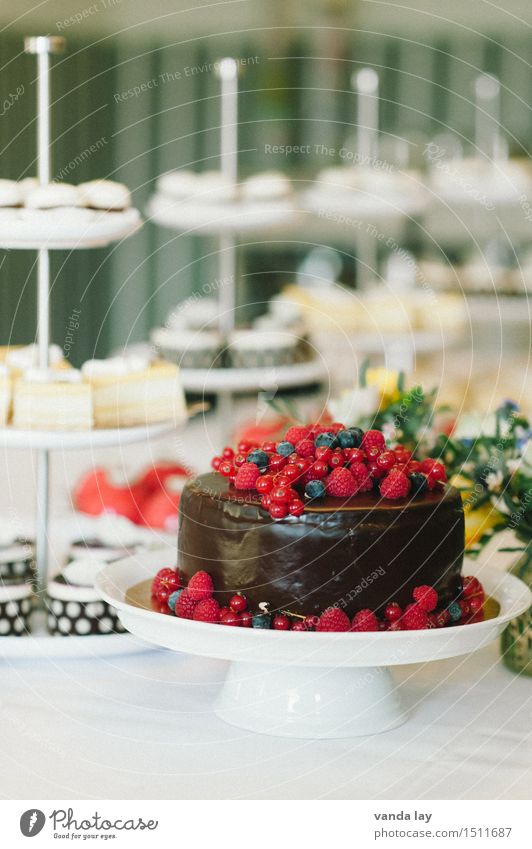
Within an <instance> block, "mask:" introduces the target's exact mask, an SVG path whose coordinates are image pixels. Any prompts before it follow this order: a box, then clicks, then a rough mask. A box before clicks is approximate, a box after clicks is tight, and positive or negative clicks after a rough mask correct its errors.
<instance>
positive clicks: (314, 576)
mask: <svg viewBox="0 0 532 849" xmlns="http://www.w3.org/2000/svg"><path fill="white" fill-rule="evenodd" d="M463 549H464V513H463V509H462V500H461V497H460V493H459V492H458V491H457V490H456V489H453V488H452V487H446V488H445V490H444V491H443V492H427V493H425V494H424V495H421V496H417V497H415V498H409V499H405V500H402V501H385V500H384V499H382V497H381V496H380V495H379V494H378V493H364V494H360V495H357V496H354V497H353V498H351V499H348V500H347V501H343V500H342V499H339V498H325V499H323V501H320V502H319V503H316V504H315V505H313V506H310V505H306V508H305V512H304V513H303V514H302V515H301V516H298V517H295V516H288V517H287V518H285V519H282V520H280V521H274V520H272V519H271V517H270V516H269V515H268V513H267V512H266V511H265V510H263V509H262V508H261V506H260V495H259V494H258V493H256V492H254V491H249V492H248V491H238V490H236V489H234V487H233V486H231V485H230V484H229V483H228V481H227V479H226V478H224V477H222V476H221V475H219V474H216V473H213V474H207V475H201V476H200V477H198V478H196V479H195V480H193V481H190V482H189V483H187V484H186V486H185V488H184V490H183V493H182V495H181V501H180V505H179V533H178V561H179V568H180V569H181V571H182V572H183V573H184V575H185V577H186V578H187V579H188V578H190V577H191V575H193V574H194V573H195V572H197V571H198V570H200V569H205V571H207V572H209V574H210V575H211V576H212V579H213V581H214V586H215V591H216V598H218V600H219V601H220V602H221V603H226V602H227V600H228V599H229V597H230V596H231V595H232V594H233V593H234V592H237V591H240V592H242V593H244V594H245V595H246V597H247V599H248V602H249V607H250V609H251V610H256V609H257V607H258V604H259V603H260V602H269V603H270V610H271V611H272V612H273V611H275V610H290V611H292V612H294V613H303V614H306V615H310V614H316V613H320V612H321V611H323V610H325V609H326V608H327V607H329V606H331V605H339V606H341V607H342V608H343V609H345V611H346V613H348V614H349V615H353V614H354V613H356V612H357V610H361V609H363V608H370V609H371V610H374V611H375V612H381V613H382V611H383V609H384V607H385V605H386V604H388V603H389V602H391V601H396V602H398V603H399V604H400V605H401V606H402V607H404V606H405V605H406V604H409V603H410V602H411V601H412V590H413V589H414V587H416V586H420V585H422V584H428V585H429V586H431V587H434V588H435V589H436V590H437V592H438V594H439V596H440V603H446V602H448V601H450V600H451V599H452V598H453V597H454V596H455V595H456V593H457V592H458V590H459V588H460V571H461V567H462V557H463Z"/></svg>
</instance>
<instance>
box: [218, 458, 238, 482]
mask: <svg viewBox="0 0 532 849" xmlns="http://www.w3.org/2000/svg"><path fill="white" fill-rule="evenodd" d="M218 471H219V472H220V474H222V475H223V476H224V478H229V477H231V475H234V473H235V467H234V466H233V464H232V463H231V462H230V461H229V460H222V462H221V463H220V467H219V469H218Z"/></svg>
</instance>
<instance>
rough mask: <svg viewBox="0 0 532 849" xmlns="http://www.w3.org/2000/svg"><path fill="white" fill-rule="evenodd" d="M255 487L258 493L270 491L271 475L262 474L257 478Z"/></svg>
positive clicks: (271, 484) (271, 485) (271, 487)
mask: <svg viewBox="0 0 532 849" xmlns="http://www.w3.org/2000/svg"><path fill="white" fill-rule="evenodd" d="M255 489H256V490H257V492H260V493H265V492H271V491H272V489H273V475H262V477H260V478H257V483H256V484H255Z"/></svg>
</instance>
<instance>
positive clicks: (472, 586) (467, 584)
mask: <svg viewBox="0 0 532 849" xmlns="http://www.w3.org/2000/svg"><path fill="white" fill-rule="evenodd" d="M462 595H463V596H465V598H467V599H469V598H470V597H471V596H474V595H484V590H483V589H482V584H481V583H480V581H479V580H478V578H475V577H474V576H473V575H467V577H465V578H464V582H463V587H462Z"/></svg>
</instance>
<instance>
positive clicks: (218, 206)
mask: <svg viewBox="0 0 532 849" xmlns="http://www.w3.org/2000/svg"><path fill="white" fill-rule="evenodd" d="M294 203H295V202H294V200H291V199H281V200H278V201H262V202H261V201H227V202H226V203H223V202H218V203H213V202H209V201H204V202H199V201H190V200H177V199H175V198H171V197H167V196H166V195H162V194H158V195H154V196H153V197H152V199H151V201H150V203H149V205H148V210H147V212H148V215H149V216H150V218H151V219H152V221H154V222H155V223H156V224H159V225H161V226H162V227H167V228H169V229H171V230H179V231H182V232H187V233H190V232H195V233H198V232H199V233H205V234H213V235H219V234H220V233H247V232H249V231H254V230H257V229H260V230H264V229H265V228H267V229H270V228H272V229H273V228H276V227H281V226H282V227H284V226H285V225H286V224H289V223H292V222H293V221H295V220H296V218H297V209H296V208H295V205H294Z"/></svg>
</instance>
